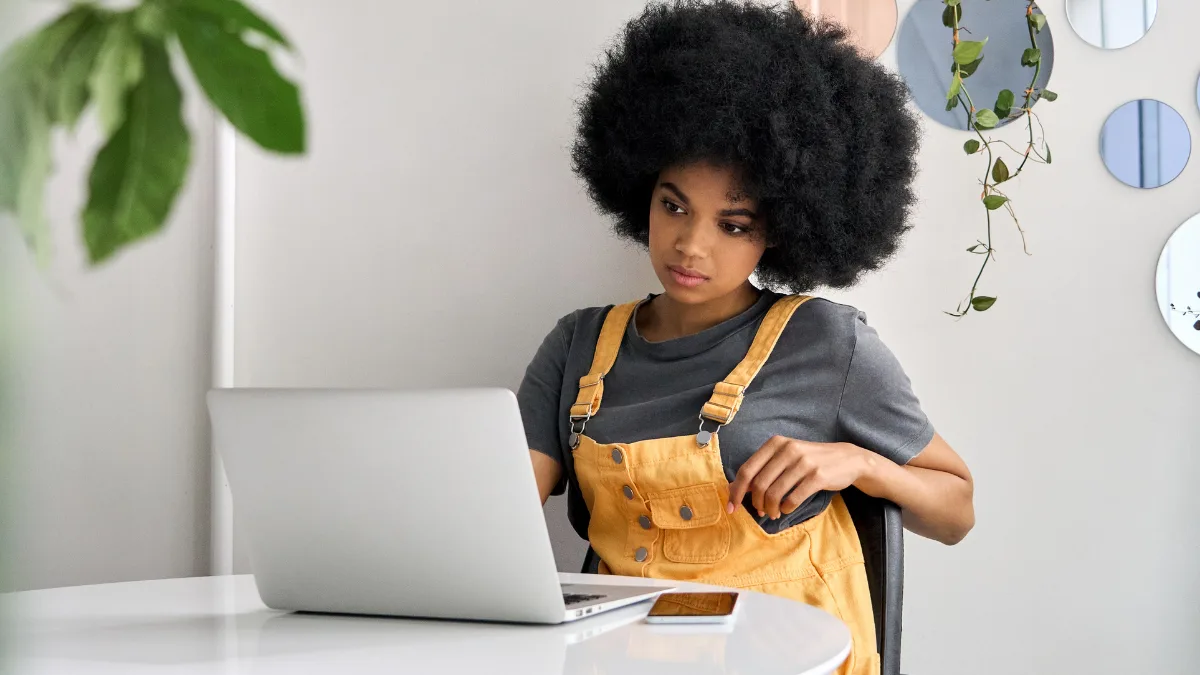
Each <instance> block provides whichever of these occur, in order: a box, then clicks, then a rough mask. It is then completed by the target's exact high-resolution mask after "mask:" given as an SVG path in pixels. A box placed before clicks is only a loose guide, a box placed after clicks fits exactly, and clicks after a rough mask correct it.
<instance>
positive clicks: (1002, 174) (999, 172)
mask: <svg viewBox="0 0 1200 675" xmlns="http://www.w3.org/2000/svg"><path fill="white" fill-rule="evenodd" d="M1008 179H1009V175H1008V165H1007V164H1005V163H1004V160H1003V159H1001V158H999V157H997V158H996V163H995V164H993V165H992V180H994V181H996V184H997V185H998V184H1000V183H1003V182H1004V181H1006V180H1008Z"/></svg>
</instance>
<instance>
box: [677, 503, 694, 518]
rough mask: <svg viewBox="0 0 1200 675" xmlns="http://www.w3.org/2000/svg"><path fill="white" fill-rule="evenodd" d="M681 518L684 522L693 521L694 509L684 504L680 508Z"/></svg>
mask: <svg viewBox="0 0 1200 675" xmlns="http://www.w3.org/2000/svg"><path fill="white" fill-rule="evenodd" d="M679 517H680V518H683V519H684V520H691V519H692V509H691V508H690V507H689V506H688V505H687V504H684V505H683V506H681V507H679Z"/></svg>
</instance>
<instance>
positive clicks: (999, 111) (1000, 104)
mask: <svg viewBox="0 0 1200 675" xmlns="http://www.w3.org/2000/svg"><path fill="white" fill-rule="evenodd" d="M1015 100H1016V97H1014V96H1013V93H1012V91H1010V90H1008V89H1002V90H1000V94H999V95H997V96H996V107H995V108H993V110H995V111H996V117H998V118H1000V119H1004V118H1005V117H1008V116H1009V114H1010V113H1012V106H1013V101H1015Z"/></svg>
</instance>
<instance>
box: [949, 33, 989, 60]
mask: <svg viewBox="0 0 1200 675" xmlns="http://www.w3.org/2000/svg"><path fill="white" fill-rule="evenodd" d="M986 44H987V38H984V39H983V41H981V42H977V41H974V40H963V41H962V42H959V43H958V44H957V45H955V46H954V62H955V63H957V64H958V65H960V66H965V65H967V64H968V63H970V62H972V61H974V60H975V59H978V58H979V55H980V54H982V53H983V46H984V45H986Z"/></svg>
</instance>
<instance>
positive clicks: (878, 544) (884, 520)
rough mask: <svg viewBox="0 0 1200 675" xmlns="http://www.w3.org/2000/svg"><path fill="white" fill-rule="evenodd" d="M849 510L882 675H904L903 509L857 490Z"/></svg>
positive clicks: (592, 568) (848, 493)
mask: <svg viewBox="0 0 1200 675" xmlns="http://www.w3.org/2000/svg"><path fill="white" fill-rule="evenodd" d="M842 499H843V500H845V502H846V509H847V510H848V511H849V512H850V518H851V519H852V520H853V521H854V528H855V529H856V530H858V539H859V541H860V542H861V544H862V551H863V559H864V560H865V561H866V568H867V586H868V587H869V588H870V590H871V606H872V607H873V608H874V610H875V647H876V649H878V650H879V663H880V669H879V672H880V675H900V633H901V628H902V623H903V621H904V617H903V609H904V524H903V523H902V522H901V519H900V507H898V506H896V505H895V504H893V503H891V502H889V501H887V500H884V499H876V498H875V497H870V496H868V495H866V494H864V493H863V492H861V491H859V490H858V489H856V488H853V487H851V488H847V489H846V490H843V491H842ZM599 566H600V556H598V555H596V552H595V551H593V550H592V547H591V546H589V547H588V550H587V554H585V555H584V557H583V569H582V570H581V571H582V572H583V573H584V574H595V573H596V572H597V570H598V569H599Z"/></svg>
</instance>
